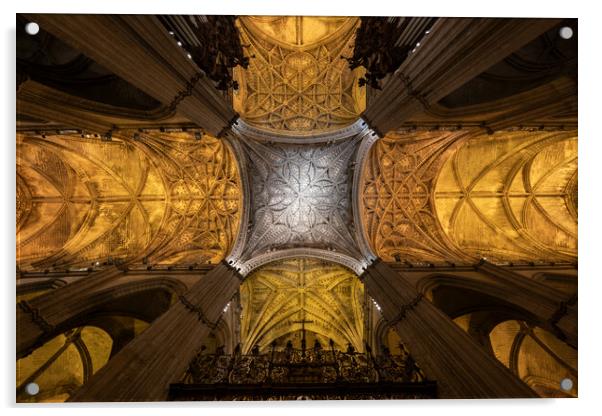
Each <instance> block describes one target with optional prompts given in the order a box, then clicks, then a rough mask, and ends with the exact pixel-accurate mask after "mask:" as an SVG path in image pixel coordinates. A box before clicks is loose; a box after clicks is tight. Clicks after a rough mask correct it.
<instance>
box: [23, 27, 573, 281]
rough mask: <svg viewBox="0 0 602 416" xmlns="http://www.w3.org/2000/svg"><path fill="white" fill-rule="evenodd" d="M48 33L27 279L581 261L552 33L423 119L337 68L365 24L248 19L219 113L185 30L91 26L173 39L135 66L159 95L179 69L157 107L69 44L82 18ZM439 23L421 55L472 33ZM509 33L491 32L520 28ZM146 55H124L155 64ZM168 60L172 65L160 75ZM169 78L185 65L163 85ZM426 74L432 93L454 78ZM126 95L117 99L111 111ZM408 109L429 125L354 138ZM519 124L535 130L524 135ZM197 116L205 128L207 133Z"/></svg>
mask: <svg viewBox="0 0 602 416" xmlns="http://www.w3.org/2000/svg"><path fill="white" fill-rule="evenodd" d="M55 18H57V19H60V18H58V17H55ZM20 19H21V20H23V21H25V20H24V19H25V18H23V17H20ZM44 19H49V18H48V16H46V17H45V18H42V21H45V22H46V23H47V25H46V26H44V25H42V29H43V30H42V31H41V33H40V36H39V37H38V38H34V37H28V35H25V34H24V33H22V31H21V32H20V33H19V36H18V59H19V71H20V72H19V73H20V74H21V75H22V76H20V78H19V83H18V88H19V91H18V106H17V112H18V130H19V131H20V133H19V134H18V137H17V240H18V241H17V263H18V265H19V267H20V268H21V269H22V270H33V269H35V270H44V269H48V268H52V267H57V268H85V267H90V266H91V265H94V264H96V262H99V263H106V262H111V261H115V260H118V261H130V262H135V263H136V262H138V263H143V264H153V265H155V264H167V265H173V264H178V265H194V264H207V263H211V264H215V263H217V262H219V261H221V260H222V259H226V260H228V261H231V262H232V263H233V264H235V265H236V267H241V268H242V270H243V272H244V273H245V274H246V273H248V272H251V271H252V270H253V269H255V268H257V267H259V266H261V265H265V264H267V263H269V262H270V261H273V260H279V259H282V258H285V257H286V258H291V257H293V256H295V255H297V256H305V257H307V256H309V255H310V254H311V253H310V252H309V251H308V250H309V249H313V250H314V251H313V252H312V253H313V254H314V255H317V256H318V257H320V258H322V259H329V260H331V261H338V262H339V263H341V264H345V265H346V266H347V267H349V268H351V269H353V270H354V271H355V272H356V273H360V272H361V270H362V268H363V266H365V265H366V264H367V263H368V262H369V261H370V260H372V258H373V257H375V256H378V257H381V258H382V259H383V260H385V261H390V262H409V263H422V262H426V263H441V262H448V263H450V262H452V263H471V262H474V261H475V260H476V259H479V258H481V257H487V258H489V259H492V260H494V261H496V262H524V261H540V260H541V261H574V260H575V259H576V256H577V235H576V234H577V185H578V181H577V132H576V129H575V127H576V117H575V114H576V101H575V99H576V98H575V97H576V71H575V68H576V60H575V57H576V55H575V47H576V43H575V39H573V40H570V41H566V42H565V41H564V40H562V39H560V38H559V37H558V36H557V35H556V33H557V28H556V27H555V26H553V25H552V24H551V23H545V22H544V23H545V25H544V23H541V22H540V23H541V24H542V27H544V26H545V28H547V29H545V30H544V29H541V31H542V33H543V34H540V35H539V36H536V35H533V36H534V37H533V36H532V38H530V39H531V40H530V41H525V42H523V44H519V43H517V44H516V50H515V51H514V52H513V53H511V54H510V55H508V56H506V57H505V58H504V57H503V56H501V57H500V62H498V63H497V64H495V65H493V66H491V67H490V68H489V69H486V70H485V68H484V72H483V73H482V74H480V75H478V76H477V77H472V78H471V79H468V80H466V81H465V82H464V83H460V84H459V85H458V86H457V88H456V89H455V90H453V91H451V92H450V93H448V94H447V95H445V94H443V98H441V99H439V100H438V101H436V102H433V103H430V102H427V101H426V98H425V97H426V96H421V95H420V94H419V91H416V90H415V88H417V87H416V85H417V84H414V85H412V84H408V83H406V81H407V80H405V78H403V77H401V75H399V76H398V77H397V78H399V79H401V80H402V81H403V82H402V84H399V83H400V82H401V81H399V80H398V79H396V78H395V77H392V76H389V77H387V78H385V79H384V80H383V83H384V84H383V92H378V91H375V90H370V91H368V92H367V91H366V89H367V87H365V86H362V87H360V86H359V83H358V79H359V78H360V77H361V76H362V75H363V73H364V72H363V71H364V70H363V69H361V68H358V69H355V70H350V69H349V66H348V63H347V61H346V60H345V59H343V57H349V56H351V54H352V53H353V50H354V45H355V40H356V39H355V36H356V29H357V28H358V27H359V25H360V19H359V18H348V17H307V16H304V17H295V16H271V17H269V16H243V17H239V18H238V19H237V21H236V25H237V28H238V30H239V36H240V41H241V43H242V45H243V48H244V53H245V55H246V56H247V57H248V58H249V66H248V68H247V69H243V68H240V67H237V68H236V69H235V71H234V77H235V79H236V80H237V81H238V84H239V86H240V88H239V89H238V90H235V91H231V92H228V93H225V94H223V96H222V95H219V94H221V93H217V92H215V90H214V89H213V88H209V86H210V84H208V82H209V81H205V80H202V81H201V80H199V78H198V77H197V78H195V77H194V76H193V77H192V78H190V79H188V78H189V77H190V74H194V73H198V68H197V66H195V64H194V63H193V62H192V61H191V59H189V58H187V57H186V51H185V50H183V48H184V47H186V46H187V43H186V39H189V38H190V36H191V35H190V33H193V31H192V29H191V28H192V27H193V26H194V25H195V24H197V23H198V21H197V20H195V19H193V18H190V19H187V18H186V17H183V16H171V17H165V16H163V17H161V18H158V19H157V18H153V17H140V16H139V17H136V18H133V17H132V18H124V17H120V18H119V19H113V20H111V19H110V18H108V17H98V16H96V17H93V18H89V17H88V19H93V20H94V21H93V22H92V21H90V22H88V23H90V24H95V25H97V26H96V28H97V29H98V30H105V28H106V25H107V24H108V22H109V23H110V24H114V25H116V27H117V26H119V25H126V26H127V25H129V26H127V27H130V28H137V29H135V30H139V31H141V32H140V34H139V35H137V36H142V37H144V36H150V34H149V33H146V32H144V31H146V30H151V29H149V28H159V29H158V30H159V31H160V32H161V31H163V32H165V33H163V32H161V33H159V34H157V31H156V30H155V29H153V30H152V31H151V32H150V33H153V34H155V35H156V36H157V37H156V38H153V39H154V41H153V42H156V44H157V45H158V46H157V49H156V50H152V53H150V52H149V53H146V52H147V51H145V50H144V49H141V50H138V49H136V50H137V51H138V52H137V53H139V55H137V56H139V57H140V59H142V58H144V59H149V60H148V61H145V62H146V63H147V64H148V65H146V66H145V68H139V67H138V66H136V71H137V72H136V73H137V74H139V72H140V71H143V72H145V76H149V77H151V76H152V77H157V79H159V78H160V77H163V76H167V75H166V73H167V72H169V71H176V70H178V71H179V70H181V72H177V71H176V72H177V76H173V77H172V78H167V79H168V80H169V81H170V82H165V83H164V84H161V86H162V88H159V89H157V88H156V84H158V83H160V82H159V81H156V80H155V81H153V82H150V81H148V80H147V81H148V82H147V81H145V82H142V81H141V79H140V77H139V76H131V72H128V71H130V67H129V66H128V65H130V62H129V61H127V60H125V59H126V58H125V57H119V56H115V55H113V54H111V51H105V50H104V49H103V50H100V49H99V48H95V47H94V46H95V43H93V42H94V41H95V40H94V39H91V40H90V39H87V42H90V43H80V42H74V41H73V38H72V37H70V36H68V35H67V25H68V24H69V25H73V26H72V27H70V29H69V30H73V31H74V32H73V33H75V32H77V30H79V29H80V28H81V27H83V26H82V25H84V23H86V21H85V18H84V17H82V18H81V19H80V18H78V19H80V20H78V19H72V20H71V21H70V22H66V21H65V22H63V23H62V24H63V26H61V25H58V26H55V27H54V28H53V26H52V19H50V20H44ZM82 19H84V20H82ZM107 19H108V20H107ZM128 19H130V20H131V21H130V20H128ZM161 19H163V20H161ZM166 19H167V20H166ZM170 19H171V20H170ZM400 19H402V20H403V19H407V21H406V23H408V25H406V26H405V27H407V28H408V29H407V30H408V31H414V32H415V31H416V30H418V29H420V30H419V31H420V32H421V33H423V34H422V35H421V36H427V32H429V33H430V32H431V31H427V32H424V30H423V29H424V27H426V26H425V24H426V23H425V22H426V21H425V20H424V19H420V18H400ZM436 20H437V24H436V25H435V26H433V28H435V29H436V30H435V29H434V30H435V31H434V32H432V33H430V34H428V36H427V37H426V38H425V42H426V43H425V44H426V45H428V42H429V39H434V38H435V37H433V36H438V35H437V30H443V29H437V28H438V27H439V26H441V27H442V28H445V27H452V26H454V25H458V27H460V26H462V27H463V25H468V26H467V27H471V26H470V25H471V24H472V23H467V21H465V20H462V19H456V20H454V19H449V20H446V19H436ZM493 20H495V19H493ZM506 20H508V19H506ZM506 20H503V19H502V20H500V22H501V23H499V24H498V23H491V22H489V23H487V22H485V23H487V24H491V25H506V24H514V23H512V21H511V20H512V19H509V20H508V21H506ZM166 21H168V22H171V23H170V24H172V26H173V28H174V29H173V30H170V31H169V32H168V30H167V27H166V26H165V22H166ZM400 21H401V20H400ZM404 21H405V20H404ZM429 22H430V21H429ZM571 22H572V21H571ZM59 23H60V22H59ZM143 23H144V24H143ZM485 23H483V22H481V23H479V24H483V25H485ZM429 24H430V23H429ZM474 24H477V23H474ZM571 24H575V25H576V22H572V23H571ZM191 25H192V26H191ZM84 26H85V25H84ZM147 26H148V27H147ZM45 27H47V28H48V29H49V31H48V32H46V31H45V30H44V28H45ZM119 27H121V26H119ZM124 27H125V26H124ZM170 27H171V26H170ZM454 27H455V26H454ZM492 27H493V26H492ZM51 29H52V30H51ZM132 30H134V29H132ZM142 32H144V33H142ZM414 32H412V33H409V32H408V33H405V32H404V34H402V37H401V38H400V39H409V37H408V36H409V35H410V34H412V36H414V35H416V36H417V33H414ZM51 33H52V34H51ZM103 33H104V32H103ZM119 33H120V32H118V31H112V32H110V31H109V32H107V36H108V35H109V34H111V36H112V35H115V36H117V34H119ZM57 34H58V35H60V36H57ZM178 36H180V38H179V37H178ZM414 37H415V36H414ZM414 37H412V39H413V38H414ZM185 38H186V39H185ZM136 39H138V38H137V37H134V38H127V37H126V39H125V40H124V42H125V43H124V45H127V47H129V48H134V47H136V48H143V47H154V46H153V45H154V44H153V45H151V44H144V45H143V44H142V43H141V42H139V39H138V40H136ZM117 40H122V39H121V38H116V41H117ZM182 41H185V44H184V45H183V44H182ZM191 42H193V43H194V39H192V40H191ZM563 42H564V43H563ZM197 43H198V42H197ZM423 43H424V42H423ZM149 45H150V46H149ZM121 47H124V46H123V45H121ZM78 48H81V49H82V50H84V51H87V52H89V53H91V54H93V55H94V56H95V57H97V60H98V61H100V62H102V64H103V65H101V64H100V63H97V62H96V61H95V60H93V59H92V58H89V57H87V56H86V54H85V53H82V52H80V50H79V49H78ZM158 51H161V53H159V52H158ZM104 52H106V53H107V54H104ZM162 54H169V59H167V58H166V59H158V60H152V57H153V56H154V57H156V56H158V55H161V56H163V55H162ZM463 56H464V55H463ZM149 57H151V58H149ZM122 58H123V61H122ZM421 59H430V60H431V61H430V62H432V64H433V65H436V64H438V62H440V61H441V62H443V60H438V59H437V56H430V55H429V52H428V48H427V49H424V45H422V46H421V47H420V48H418V45H416V47H415V49H414V51H413V52H412V55H411V57H409V58H408V61H409V62H410V63H409V64H408V65H406V66H409V67H410V68H411V67H412V66H411V65H413V63H415V62H421V61H420V60H421ZM463 59H464V58H463ZM168 61H169V62H171V61H173V62H177V65H176V64H175V63H174V64H173V65H171V64H170V66H169V67H163V66H161V65H165V62H168ZM153 65H154V66H153ZM113 67H115V73H119V74H121V75H120V76H117V75H116V74H115V73H112V72H111V68H113ZM182 68H184V69H185V70H184V69H182ZM405 68H406V67H404V68H402V69H404V71H405V70H406V69H405ZM429 68H431V69H430V70H429V76H431V75H432V76H435V75H436V74H438V73H439V72H441V71H443V69H441V71H439V72H438V71H437V70H436V67H435V66H432V67H429ZM59 70H62V72H61V71H59ZM146 72H148V74H147V73H146ZM431 72H432V73H431ZM128 76H129V77H128ZM404 76H405V77H407V76H406V75H404ZM420 76H422V75H421V74H418V75H417V77H420ZM122 77H123V78H122ZM201 78H202V77H201ZM402 78H403V79H402ZM145 79H146V78H145ZM153 79H154V78H153ZM182 79H184V81H182ZM434 80H435V81H436V80H438V78H437V79H434ZM202 82H207V83H205V84H202V85H201V84H199V83H202ZM80 84H81V88H79V87H77V85H80ZM122 84H123V85H127V87H123V88H121V87H119V85H122ZM151 84H152V85H151ZM172 84H173V85H172ZM398 84H399V85H402V87H403V88H402V91H401V92H400V91H397V90H396V89H395V88H398V86H399V85H398ZM519 84H520V85H519ZM179 85H183V86H184V87H185V89H183V90H179V91H178V90H177V88H180V87H179ZM197 85H201V87H198V88H200V89H199V90H195V88H197ZM433 85H434V84H433ZM504 85H506V86H507V85H513V86H515V87H516V88H514V89H512V88H510V89H505V88H503V87H504ZM103 86H104V87H103ZM429 88H430V87H429ZM433 88H434V87H433ZM446 88H448V87H446ZM116 89H118V90H119V91H121V92H122V93H123V94H121V95H115V96H112V95H111V94H110V91H112V90H116ZM173 89H175V91H174V92H173V94H172V93H171V92H167V91H168V90H169V91H172V90H173ZM396 91H397V92H396ZM504 91H506V92H508V91H511V92H510V93H508V94H506V93H503V92H504ZM402 93H403V94H402ZM404 94H405V95H408V94H409V95H408V97H409V98H408V100H414V101H415V102H414V104H415V103H416V102H417V103H418V104H420V105H418V107H416V105H414V104H412V105H411V106H410V107H411V108H412V109H415V108H421V110H420V111H414V110H413V111H414V112H413V113H412V114H411V117H408V118H407V119H405V121H404V122H403V123H400V125H399V128H397V129H393V130H391V131H389V132H385V133H386V134H382V132H381V135H382V136H384V137H381V138H380V139H379V138H378V137H377V136H376V135H375V133H374V132H373V131H372V130H371V125H370V122H368V123H365V122H364V121H362V120H361V119H360V117H365V116H366V113H367V112H368V111H366V112H364V110H365V109H366V108H367V101H368V107H371V108H372V112H375V111H376V110H374V108H376V107H375V104H374V103H375V102H376V101H377V100H379V97H383V96H390V98H391V103H393V102H394V101H395V99H396V98H395V97H396V96H397V95H404ZM433 94H434V93H433ZM367 95H368V97H367ZM405 95H404V97H405ZM431 95H432V94H431ZM435 95H437V96H438V95H441V94H440V93H437V94H435ZM157 97H159V98H161V97H162V98H161V99H160V100H159V99H158V98H157ZM166 97H167V98H166ZM224 97H225V98H224ZM412 97H413V98H412ZM204 99H206V100H209V101H211V100H212V101H211V105H209V104H207V102H206V101H202V100H204ZM195 100H196V101H195ZM229 100H231V103H232V106H233V108H234V110H235V111H237V112H238V114H239V115H240V118H239V119H238V122H237V123H235V119H232V120H231V121H230V124H228V126H226V127H225V128H224V129H222V131H220V134H217V133H216V134H215V136H219V138H216V137H214V136H212V135H211V134H208V131H212V130H215V131H219V129H218V128H217V127H214V125H215V126H218V125H222V124H220V123H222V122H223V120H229V119H230V118H231V116H232V114H234V112H233V111H232V109H231V108H230V102H229ZM542 100H543V101H542ZM546 100H547V101H546ZM548 101H549V102H548ZM370 102H371V103H372V104H371V105H370ZM541 102H543V103H544V104H545V103H547V104H545V105H543V104H542V105H540V103H541ZM203 103H204V104H206V105H207V106H206V107H202V106H201V104H203ZM216 103H219V105H218V104H216ZM524 103H532V104H529V105H531V106H530V107H528V108H526V107H525V109H523V107H521V106H523V105H525V104H524ZM396 105H397V104H396ZM178 106H179V107H178ZM220 106H221V107H220ZM391 106H393V104H391ZM222 107H224V108H226V109H227V111H226V110H224V108H222ZM385 107H386V106H385ZM222 110H223V111H222ZM523 110H524V111H523ZM387 111H393V110H392V109H388V108H387ZM400 111H401V110H400ZM404 111H405V110H404ZM522 114H528V115H529V116H528V117H529V118H528V119H526V120H527V121H517V120H519V119H520V116H521V115H522ZM393 115H394V114H393ZM44 117H46V118H44ZM203 117H206V119H207V120H208V122H207V123H206V124H207V126H211V128H209V127H207V126H199V125H198V123H197V122H196V120H197V119H198V118H203ZM396 117H397V116H396ZM521 120H522V119H521ZM388 124H390V123H387V125H388ZM377 139H378V140H377ZM283 252H286V253H288V254H287V255H286V256H285V255H281V253H283Z"/></svg>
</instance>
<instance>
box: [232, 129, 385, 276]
mask: <svg viewBox="0 0 602 416" xmlns="http://www.w3.org/2000/svg"><path fill="white" fill-rule="evenodd" d="M248 130H249V129H248V126H245V125H244V123H242V122H240V121H239V122H238V123H237V125H236V126H235V127H234V129H233V131H234V133H235V134H234V135H235V136H236V137H235V138H231V140H232V142H234V143H233V144H234V146H233V147H234V149H235V152H237V153H239V154H238V159H239V160H240V163H241V164H243V165H245V166H246V171H247V172H248V178H247V179H248V181H246V183H247V186H246V187H245V188H246V189H245V190H244V192H245V199H246V200H247V201H249V206H248V207H245V208H248V212H249V213H251V214H250V216H249V217H247V216H244V219H243V224H242V227H241V230H243V232H241V234H240V235H239V238H238V241H237V242H236V244H235V246H234V249H233V251H232V253H231V254H230V256H229V258H228V259H227V261H228V262H229V263H230V264H232V265H233V266H234V267H236V268H237V269H240V272H241V273H242V274H243V275H246V274H247V273H249V272H250V271H251V270H253V269H254V268H256V267H259V266H260V265H262V264H265V263H266V262H269V261H273V260H277V259H280V258H285V257H290V255H291V253H293V252H294V253H295V255H301V256H302V257H316V258H321V259H324V260H330V261H335V262H337V263H340V264H344V265H345V266H346V267H349V268H350V269H352V270H354V271H355V272H356V273H358V274H359V273H361V271H362V270H363V268H365V267H366V266H367V264H368V262H369V257H368V256H366V255H365V254H364V253H366V251H365V250H363V249H360V244H359V243H358V240H359V239H360V238H359V237H358V236H357V235H356V231H355V226H354V215H353V212H352V211H353V210H352V198H351V197H352V182H353V177H354V168H355V164H356V163H357V162H356V160H357V156H358V149H359V148H360V144H361V143H362V142H363V141H373V140H374V135H373V134H372V132H371V131H370V130H369V129H368V128H367V127H366V126H365V123H363V121H361V120H360V121H358V122H357V123H355V124H354V125H352V126H350V128H346V129H342V130H341V131H338V132H333V133H332V134H330V135H328V137H327V136H324V137H320V139H321V140H322V141H323V142H322V143H313V144H312V145H308V144H297V143H298V142H295V141H294V139H295V138H294V137H293V136H290V135H277V134H274V133H267V132H266V133H262V134H261V138H260V137H258V135H259V134H260V133H259V132H258V131H257V130H256V129H252V130H250V133H251V134H249V135H247V134H246V133H247V131H248ZM249 136H250V137H253V139H251V138H250V137H249ZM345 136H346V137H345ZM254 139H255V140H254ZM257 139H259V140H257ZM303 140H304V141H307V139H306V138H304V139H303ZM365 147H366V146H362V147H361V148H362V150H363V151H365V149H364V148H365ZM243 182H245V181H243ZM245 221H246V222H247V223H246V224H245V223H244V222H245ZM244 230H247V233H246V234H245V233H244ZM299 251H303V253H300V252H299ZM257 260H260V261H257Z"/></svg>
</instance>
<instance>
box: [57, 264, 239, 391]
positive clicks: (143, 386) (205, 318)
mask: <svg viewBox="0 0 602 416" xmlns="http://www.w3.org/2000/svg"><path fill="white" fill-rule="evenodd" d="M240 282H241V276H240V275H239V274H238V273H237V272H236V270H234V269H233V268H232V267H230V266H229V265H227V264H226V263H220V264H219V265H217V266H216V267H215V268H214V269H213V270H211V271H210V272H209V273H207V274H206V275H204V276H203V277H202V278H201V279H200V280H199V281H198V282H197V283H196V284H195V285H194V286H192V287H191V288H190V289H189V290H188V291H187V292H186V293H185V294H184V295H181V296H180V299H179V302H177V303H175V304H174V305H173V306H172V307H171V308H170V309H169V310H168V311H167V312H166V313H165V314H163V315H162V316H161V317H159V318H157V320H155V321H154V322H153V324H152V325H151V326H150V327H149V328H148V329H147V330H145V331H144V332H143V333H142V334H140V335H139V336H137V337H136V338H134V340H132V341H131V342H130V343H129V344H128V345H126V346H125V347H124V348H123V349H122V350H121V351H120V352H119V353H117V355H115V357H113V358H112V359H111V360H110V361H109V362H108V363H107V365H106V366H104V367H103V368H102V369H100V370H99V371H98V372H97V373H96V374H95V375H93V376H92V377H91V378H90V380H89V382H88V383H86V384H85V385H84V386H83V387H82V388H80V389H79V390H78V391H77V392H76V393H75V394H74V395H73V396H71V397H70V399H69V401H72V402H82V401H83V402H91V401H99V402H108V401H126V402H129V401H162V400H166V399H167V395H168V392H169V385H170V384H171V383H175V382H177V381H178V380H179V379H180V377H182V376H183V375H184V373H185V372H186V369H187V368H188V365H189V363H190V361H191V360H192V358H193V357H194V355H195V354H196V353H197V352H198V350H199V348H200V347H201V344H203V342H204V341H205V340H206V339H207V337H208V336H209V333H210V332H211V331H212V330H213V329H214V328H215V327H216V325H217V322H218V320H219V319H220V316H221V315H222V313H223V308H224V306H225V305H226V304H227V303H228V301H229V300H230V299H231V298H232V296H234V294H235V293H236V291H237V290H238V287H239V285H240Z"/></svg>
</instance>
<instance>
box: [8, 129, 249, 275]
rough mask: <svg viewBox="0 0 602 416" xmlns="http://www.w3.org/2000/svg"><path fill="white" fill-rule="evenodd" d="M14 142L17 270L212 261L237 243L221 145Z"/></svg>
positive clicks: (147, 137)
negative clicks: (114, 262)
mask: <svg viewBox="0 0 602 416" xmlns="http://www.w3.org/2000/svg"><path fill="white" fill-rule="evenodd" d="M137 134H138V140H136V141H132V140H128V141H122V140H118V139H114V140H112V141H102V140H101V139H98V138H93V137H80V135H79V134H70V135H54V136H45V137H40V136H38V135H18V137H17V263H18V264H19V267H20V268H21V269H22V270H24V269H37V268H48V267H53V266H55V267H88V266H90V265H92V264H93V263H95V262H97V261H99V262H106V261H111V259H112V260H123V261H126V260H134V259H137V260H138V261H144V262H147V263H149V264H157V263H163V264H175V263H178V264H193V263H209V262H210V263H217V262H219V261H220V260H221V259H223V258H224V256H225V255H226V254H227V253H228V251H229V250H230V248H231V245H232V243H233V241H234V239H235V238H236V233H237V231H238V227H239V222H240V215H241V212H240V211H241V208H240V206H241V199H242V195H241V190H240V175H239V172H238V168H237V164H236V162H235V160H234V158H233V155H232V153H231V151H230V150H229V148H228V147H227V145H225V144H224V142H222V141H219V140H217V139H215V138H212V137H209V136H204V138H203V139H202V140H200V141H199V140H196V139H195V138H194V136H193V134H191V133H169V134H167V133H160V132H156V133H137Z"/></svg>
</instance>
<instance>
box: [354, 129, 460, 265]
mask: <svg viewBox="0 0 602 416" xmlns="http://www.w3.org/2000/svg"><path fill="white" fill-rule="evenodd" d="M459 137H460V134H459V133H454V132H445V133H441V132H420V133H407V134H403V135H401V134H390V135H389V136H387V137H385V138H383V139H381V140H379V141H377V142H376V143H375V144H374V145H373V146H372V149H371V150H370V153H369V154H368V157H367V160H366V162H365V166H364V171H363V173H362V177H361V180H360V184H359V190H360V192H359V193H360V196H359V199H360V204H359V210H360V214H361V218H362V222H363V228H364V232H365V234H366V237H367V238H368V241H369V242H370V246H371V248H372V250H373V251H374V252H375V254H376V255H377V256H379V257H380V258H382V259H383V260H385V261H396V260H398V261H399V260H408V261H416V262H420V261H442V260H444V259H451V258H457V257H458V256H461V254H460V253H458V252H457V251H456V250H455V249H454V247H453V246H452V245H451V244H449V242H448V241H447V239H446V236H445V235H444V233H443V232H442V231H441V229H440V228H439V227H438V225H437V217H436V213H435V206H434V203H433V199H432V190H433V186H434V181H435V178H436V175H437V172H438V170H439V167H440V166H441V164H442V161H443V157H444V155H445V154H446V153H447V152H449V149H450V148H452V147H453V146H454V143H455V142H456V141H457V139H458V138H459Z"/></svg>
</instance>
